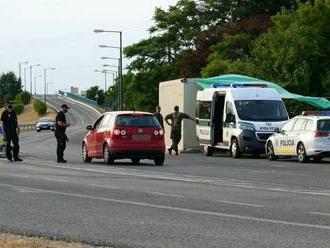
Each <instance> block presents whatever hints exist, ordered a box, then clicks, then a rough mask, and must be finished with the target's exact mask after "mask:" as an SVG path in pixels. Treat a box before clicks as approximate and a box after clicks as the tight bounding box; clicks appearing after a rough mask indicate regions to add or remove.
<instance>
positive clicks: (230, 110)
mask: <svg viewBox="0 0 330 248" xmlns="http://www.w3.org/2000/svg"><path fill="white" fill-rule="evenodd" d="M226 114H232V115H234V108H233V104H232V103H231V102H227V103H226Z"/></svg>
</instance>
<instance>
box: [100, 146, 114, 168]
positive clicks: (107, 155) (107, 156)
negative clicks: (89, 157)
mask: <svg viewBox="0 0 330 248" xmlns="http://www.w3.org/2000/svg"><path fill="white" fill-rule="evenodd" d="M103 158H104V163H105V164H107V165H113V164H114V163H115V160H114V159H113V157H112V154H111V152H110V150H109V147H108V146H107V145H105V146H104V148H103Z"/></svg>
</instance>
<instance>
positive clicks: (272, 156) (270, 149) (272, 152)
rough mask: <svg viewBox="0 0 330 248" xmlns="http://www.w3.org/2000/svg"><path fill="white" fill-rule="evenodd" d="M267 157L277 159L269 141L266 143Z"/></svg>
mask: <svg viewBox="0 0 330 248" xmlns="http://www.w3.org/2000/svg"><path fill="white" fill-rule="evenodd" d="M266 152H267V154H266V155H267V157H268V159H269V160H270V161H275V160H277V156H276V155H275V152H274V146H273V143H272V142H271V141H270V142H268V143H267V151H266Z"/></svg>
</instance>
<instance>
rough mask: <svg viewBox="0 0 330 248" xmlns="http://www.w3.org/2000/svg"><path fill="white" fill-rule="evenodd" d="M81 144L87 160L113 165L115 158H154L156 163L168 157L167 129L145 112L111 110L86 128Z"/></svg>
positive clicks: (134, 162) (83, 154)
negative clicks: (165, 139)
mask: <svg viewBox="0 0 330 248" xmlns="http://www.w3.org/2000/svg"><path fill="white" fill-rule="evenodd" d="M87 130H88V133H87V134H86V136H85V138H84V141H83V144H82V157H83V161H84V162H91V161H92V158H98V159H101V158H103V159H104V162H105V163H106V164H109V165H111V164H113V163H114V161H115V160H116V159H131V160H132V163H133V164H138V163H139V162H140V160H141V159H152V160H154V162H155V164H156V165H163V164H164V160H165V141H164V131H163V129H162V128H161V126H160V124H159V122H158V120H157V119H156V117H155V116H154V115H153V114H151V113H145V112H127V111H124V112H108V113H106V114H104V115H102V116H101V117H100V118H99V119H98V120H97V121H96V122H95V124H94V126H88V127H87Z"/></svg>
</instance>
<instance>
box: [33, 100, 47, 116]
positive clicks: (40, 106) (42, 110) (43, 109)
mask: <svg viewBox="0 0 330 248" xmlns="http://www.w3.org/2000/svg"><path fill="white" fill-rule="evenodd" d="M33 108H34V110H35V111H36V112H37V113H38V115H40V116H42V115H44V114H46V113H47V105H46V103H44V102H42V101H39V100H36V101H35V102H34V104H33Z"/></svg>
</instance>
